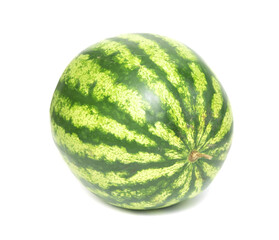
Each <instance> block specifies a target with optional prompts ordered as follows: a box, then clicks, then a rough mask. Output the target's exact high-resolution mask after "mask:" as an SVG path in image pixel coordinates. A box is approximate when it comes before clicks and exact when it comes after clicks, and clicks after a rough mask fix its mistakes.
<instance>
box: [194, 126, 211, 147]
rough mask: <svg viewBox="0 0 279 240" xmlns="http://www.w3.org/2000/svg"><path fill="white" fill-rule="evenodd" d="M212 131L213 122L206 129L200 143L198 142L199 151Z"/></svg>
mask: <svg viewBox="0 0 279 240" xmlns="http://www.w3.org/2000/svg"><path fill="white" fill-rule="evenodd" d="M211 130H212V122H211V121H210V122H209V123H208V124H207V125H206V128H205V130H204V132H203V134H202V136H201V137H200V141H199V142H198V146H197V150H200V147H199V146H203V145H204V144H205V142H206V139H207V137H208V135H209V134H210V132H211Z"/></svg>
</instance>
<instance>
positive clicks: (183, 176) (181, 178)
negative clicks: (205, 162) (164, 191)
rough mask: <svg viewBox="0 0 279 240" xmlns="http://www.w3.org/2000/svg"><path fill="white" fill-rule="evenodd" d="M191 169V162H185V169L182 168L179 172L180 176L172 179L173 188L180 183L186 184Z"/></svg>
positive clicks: (179, 185)
mask: <svg viewBox="0 0 279 240" xmlns="http://www.w3.org/2000/svg"><path fill="white" fill-rule="evenodd" d="M191 171H192V164H190V163H189V162H187V163H186V165H185V170H183V172H182V173H181V174H180V176H179V177H178V178H177V179H176V180H175V181H174V183H173V188H178V187H181V186H182V185H185V184H187V179H188V178H189V176H188V174H189V173H190V172H191ZM190 178H191V177H190Z"/></svg>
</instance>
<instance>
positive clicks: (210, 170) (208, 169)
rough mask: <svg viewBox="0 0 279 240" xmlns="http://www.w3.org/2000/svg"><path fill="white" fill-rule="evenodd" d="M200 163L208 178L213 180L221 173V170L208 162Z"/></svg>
mask: <svg viewBox="0 0 279 240" xmlns="http://www.w3.org/2000/svg"><path fill="white" fill-rule="evenodd" d="M199 163H200V165H201V167H202V170H203V171H204V173H205V174H206V176H208V177H209V178H211V179H213V178H214V177H215V176H216V174H217V173H218V171H219V168H217V167H213V166H212V165H210V164H208V163H207V162H204V161H200V162H199Z"/></svg>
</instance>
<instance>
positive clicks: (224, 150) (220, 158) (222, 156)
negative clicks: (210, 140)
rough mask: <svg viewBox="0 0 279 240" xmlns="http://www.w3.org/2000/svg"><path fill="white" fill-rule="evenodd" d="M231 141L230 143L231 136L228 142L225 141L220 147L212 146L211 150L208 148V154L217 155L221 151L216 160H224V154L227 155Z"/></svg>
mask: <svg viewBox="0 0 279 240" xmlns="http://www.w3.org/2000/svg"><path fill="white" fill-rule="evenodd" d="M231 143H232V137H231V138H230V139H229V141H228V142H226V143H225V144H224V145H223V146H221V147H218V148H214V149H212V150H209V151H208V154H209V155H211V156H217V155H219V154H220V153H222V152H223V153H222V154H221V155H220V156H219V157H218V159H217V158H216V160H221V161H224V160H225V159H226V156H227V153H228V150H229V148H230V146H231Z"/></svg>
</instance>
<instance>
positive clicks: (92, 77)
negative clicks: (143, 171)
mask: <svg viewBox="0 0 279 240" xmlns="http://www.w3.org/2000/svg"><path fill="white" fill-rule="evenodd" d="M116 80H117V76H115V75H114V74H112V73H111V72H110V71H109V70H104V69H103V68H102V67H101V66H99V65H98V63H97V60H96V59H90V57H89V55H80V56H78V57H77V58H76V59H74V60H73V61H72V62H71V63H70V64H69V66H68V67H67V69H66V70H65V72H64V74H63V75H62V77H61V81H64V82H65V83H66V84H67V85H68V86H69V87H71V88H72V89H77V88H78V90H79V91H80V93H81V94H83V95H85V96H87V95H91V96H92V97H94V98H95V99H97V100H99V101H101V100H103V99H104V98H107V99H108V101H109V102H112V103H117V105H118V107H119V108H120V109H121V110H123V111H125V112H126V113H128V114H130V115H131V117H132V119H133V120H135V121H136V122H138V123H139V124H144V123H145V122H146V119H145V110H146V109H149V108H150V105H149V104H148V103H147V102H145V101H144V100H143V99H142V97H141V96H140V94H139V93H138V92H137V91H135V90H132V89H128V88H127V86H125V85H123V84H120V83H117V84H116ZM94 83H95V84H96V85H95V87H94V90H93V93H92V92H89V89H90V87H91V86H92V85H93V84H94Z"/></svg>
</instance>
